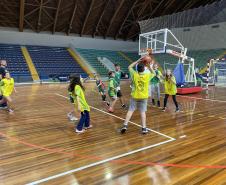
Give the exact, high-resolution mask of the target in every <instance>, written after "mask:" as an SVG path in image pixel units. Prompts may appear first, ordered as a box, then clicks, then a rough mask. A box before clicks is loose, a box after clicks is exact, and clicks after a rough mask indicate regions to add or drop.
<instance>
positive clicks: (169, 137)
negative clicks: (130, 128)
mask: <svg viewBox="0 0 226 185" xmlns="http://www.w3.org/2000/svg"><path fill="white" fill-rule="evenodd" d="M55 95H57V96H60V97H62V98H64V99H69V98H68V97H66V96H64V95H62V94H59V93H55ZM90 107H91V108H92V109H94V110H97V111H99V112H102V113H104V114H107V115H109V116H112V117H115V118H118V119H120V120H123V121H125V119H124V118H121V117H119V116H116V115H114V114H110V113H108V112H106V111H103V110H101V109H98V108H96V107H93V106H90ZM129 123H131V124H133V125H136V126H138V127H140V128H142V126H141V125H139V124H137V123H134V122H133V121H129ZM147 129H148V130H149V131H151V132H154V133H156V134H159V135H161V136H164V137H166V138H169V139H172V140H176V139H175V138H173V137H171V136H168V135H166V134H163V133H161V132H158V131H155V130H152V129H150V128H147Z"/></svg>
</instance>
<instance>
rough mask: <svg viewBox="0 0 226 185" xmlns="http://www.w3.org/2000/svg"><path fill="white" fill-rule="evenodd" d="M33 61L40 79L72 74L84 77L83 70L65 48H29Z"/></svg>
mask: <svg viewBox="0 0 226 185" xmlns="http://www.w3.org/2000/svg"><path fill="white" fill-rule="evenodd" d="M27 49H28V52H29V53H30V56H31V58H32V61H33V63H34V65H35V67H36V69H37V71H38V73H39V76H40V79H48V78H49V77H54V76H62V77H67V76H69V75H70V74H71V73H76V74H78V75H84V74H85V72H84V71H83V69H82V68H81V67H80V66H79V65H78V63H76V62H75V60H74V59H73V58H72V57H71V55H70V54H69V53H68V51H67V50H66V48H63V47H48V46H27Z"/></svg>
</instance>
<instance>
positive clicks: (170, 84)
mask: <svg viewBox="0 0 226 185" xmlns="http://www.w3.org/2000/svg"><path fill="white" fill-rule="evenodd" d="M176 84H177V83H176V79H175V77H174V76H173V74H172V72H171V70H169V69H168V70H167V71H166V75H165V78H164V87H165V98H164V107H163V109H162V110H163V111H166V105H167V101H168V98H169V96H170V95H171V96H172V98H173V102H174V104H175V106H176V112H179V111H180V110H179V107H178V103H177V100H176V94H177V86H176Z"/></svg>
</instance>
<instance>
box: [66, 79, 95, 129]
mask: <svg viewBox="0 0 226 185" xmlns="http://www.w3.org/2000/svg"><path fill="white" fill-rule="evenodd" d="M68 90H69V92H72V94H71V96H72V97H73V99H74V101H77V105H78V110H79V111H80V112H81V117H80V120H79V122H78V124H77V126H76V128H75V132H76V133H83V132H84V131H85V130H86V129H89V128H92V125H90V115H89V112H90V107H89V105H88V103H87V101H86V99H85V94H84V91H85V89H84V87H83V85H82V83H81V81H80V77H76V76H74V77H72V79H71V80H70V85H69V89H68Z"/></svg>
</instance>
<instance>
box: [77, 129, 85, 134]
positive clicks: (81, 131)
mask: <svg viewBox="0 0 226 185" xmlns="http://www.w3.org/2000/svg"><path fill="white" fill-rule="evenodd" d="M75 132H76V133H78V134H81V133H83V132H85V130H84V129H82V130H78V129H75Z"/></svg>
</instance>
